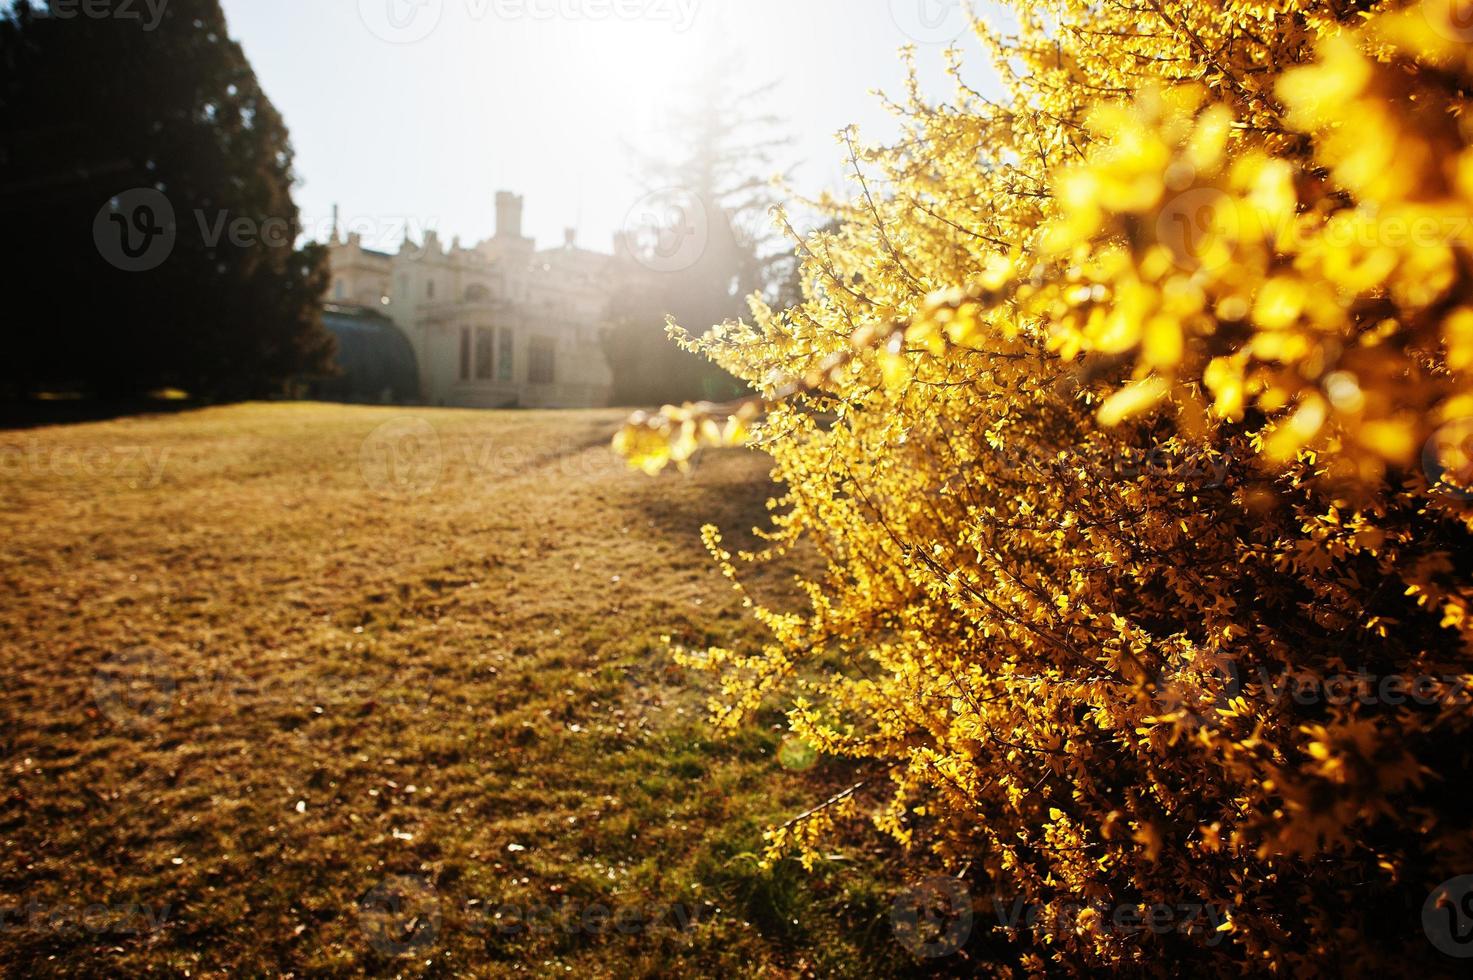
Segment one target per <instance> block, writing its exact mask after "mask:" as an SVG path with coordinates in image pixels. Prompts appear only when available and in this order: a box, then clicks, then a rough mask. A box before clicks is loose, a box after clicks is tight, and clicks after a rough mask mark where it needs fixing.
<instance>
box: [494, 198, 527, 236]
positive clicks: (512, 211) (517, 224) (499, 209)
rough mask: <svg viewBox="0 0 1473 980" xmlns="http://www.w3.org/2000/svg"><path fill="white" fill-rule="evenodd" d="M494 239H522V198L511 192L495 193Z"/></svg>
mask: <svg viewBox="0 0 1473 980" xmlns="http://www.w3.org/2000/svg"><path fill="white" fill-rule="evenodd" d="M496 237H497V238H521V237H522V196H521V195H520V194H513V193H512V192H511V191H497V192H496Z"/></svg>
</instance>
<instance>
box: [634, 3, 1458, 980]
mask: <svg viewBox="0 0 1473 980" xmlns="http://www.w3.org/2000/svg"><path fill="white" fill-rule="evenodd" d="M1014 13H1015V17H1016V30H1015V31H1013V32H1012V33H1010V34H1008V35H1006V36H1002V35H1000V34H998V33H995V32H992V31H989V30H988V29H987V28H985V27H984V26H982V25H979V27H978V32H979V36H981V37H982V39H983V41H984V43H985V44H986V45H987V47H988V50H989V51H990V52H991V54H992V55H993V58H994V62H995V65H996V69H997V71H998V73H999V74H1000V75H1001V77H1002V79H1003V81H1004V83H1005V86H1006V90H1007V92H1008V95H1007V97H1006V98H1003V99H989V98H986V97H984V96H983V95H982V94H980V93H978V92H976V91H973V90H971V89H969V88H968V87H967V86H966V85H964V84H963V83H962V81H961V74H960V70H959V66H957V68H958V70H957V71H956V72H955V75H956V77H957V87H958V91H957V96H956V98H955V99H953V100H951V101H950V102H949V103H948V104H946V105H944V106H933V105H930V104H928V103H926V102H925V101H924V100H923V99H922V98H921V97H920V95H919V94H918V91H917V90H916V89H914V88H913V89H912V91H911V93H910V97H909V99H908V100H907V101H906V102H905V104H903V105H902V106H900V107H899V109H900V111H901V113H902V118H903V119H904V122H905V124H906V129H907V131H906V134H905V138H904V139H903V140H901V141H899V142H897V144H896V145H895V146H893V147H888V148H878V149H861V148H858V147H857V146H855V144H854V142H853V140H852V139H851V138H850V137H849V136H847V135H846V137H845V139H844V144H845V152H846V153H847V154H849V156H850V159H851V161H852V163H853V165H854V173H855V179H856V193H855V195H854V197H853V199H852V200H848V201H842V202H841V201H833V200H825V201H822V202H819V203H820V204H821V205H822V206H823V207H825V208H826V209H827V210H828V211H829V212H830V213H831V214H832V216H833V218H834V219H835V221H834V223H833V224H831V225H829V226H827V227H826V230H824V231H822V232H819V233H815V234H812V235H810V236H807V237H806V238H804V239H802V240H801V241H799V242H798V250H799V253H800V255H801V257H802V259H803V276H804V289H803V296H804V299H803V302H802V303H800V304H798V305H797V306H795V307H793V308H792V309H786V310H776V309H771V308H769V307H768V306H766V305H764V304H763V302H762V301H761V300H760V299H756V298H754V300H753V301H752V317H751V321H750V322H745V321H744V322H740V323H728V324H725V325H723V326H720V327H717V328H715V329H713V330H711V331H710V332H709V333H707V334H706V335H705V336H703V337H701V338H696V339H692V338H686V339H684V341H683V342H684V343H685V344H687V346H689V347H690V348H692V349H694V350H698V351H701V352H703V353H705V354H707V355H709V356H711V357H713V358H714V359H716V360H717V361H719V362H720V363H721V364H722V365H723V366H725V367H727V368H728V369H729V370H731V371H733V372H734V373H736V374H738V375H739V376H741V377H743V378H745V379H746V380H748V381H749V382H750V383H751V384H752V385H753V387H754V388H755V389H756V390H757V391H758V392H759V397H758V398H757V399H756V400H754V403H752V404H749V405H747V406H744V407H743V411H742V412H741V413H740V414H739V415H737V416H733V417H731V418H726V416H727V415H729V414H730V413H729V412H728V411H726V410H723V409H718V408H716V407H713V406H687V407H685V408H683V409H673V408H672V409H669V410H667V412H666V413H664V414H662V415H657V416H653V417H640V418H637V419H635V420H631V423H630V424H629V426H627V427H626V429H625V431H624V432H622V433H621V434H620V436H619V438H618V443H619V447H620V448H621V450H622V451H624V452H625V453H626V455H628V456H629V457H630V458H631V460H632V461H633V462H635V463H636V464H637V465H641V466H644V467H645V468H647V469H650V470H655V469H658V468H659V467H660V466H661V465H663V464H664V463H666V462H667V461H670V460H674V461H677V462H679V461H683V460H685V459H688V458H689V457H690V455H691V454H692V453H693V452H695V450H696V449H697V448H698V447H699V446H702V445H721V444H731V443H734V442H737V441H746V442H748V443H749V444H751V445H754V446H756V447H758V448H759V449H761V450H762V451H763V452H766V453H768V454H770V456H771V458H772V460H773V463H774V471H773V473H774V478H775V480H776V481H777V482H778V483H779V485H780V486H781V488H782V491H781V496H780V497H779V499H778V500H777V501H776V503H775V507H774V514H775V517H774V522H773V526H772V527H771V528H770V529H769V530H767V531H765V532H764V533H765V535H766V538H767V541H766V544H767V547H766V548H765V549H764V550H763V551H761V552H760V553H754V554H735V555H733V554H731V553H729V552H728V551H726V550H725V548H724V546H723V543H722V539H721V537H720V535H719V533H718V532H717V531H716V530H715V529H708V530H707V542H708V545H709V547H710V548H711V550H712V552H713V554H714V555H715V557H716V559H717V560H718V561H719V562H720V563H721V566H722V568H723V569H724V571H725V572H726V574H727V575H728V577H729V578H731V580H732V581H733V583H734V585H735V587H736V588H738V589H740V588H742V587H743V586H742V581H743V574H742V570H743V567H744V565H746V564H747V563H750V562H761V561H765V560H769V559H771V558H773V557H774V556H780V555H782V554H783V553H785V552H787V551H788V550H790V549H794V548H798V547H804V548H813V549H814V550H815V551H816V553H817V554H818V555H820V556H821V558H822V562H821V565H822V569H823V571H822V574H820V575H817V576H815V577H814V578H812V579H811V580H805V581H804V582H803V583H802V586H803V589H804V592H805V594H806V596H807V599H808V602H807V603H806V605H805V606H804V607H803V608H802V609H800V610H793V609H772V608H766V607H764V606H762V605H761V604H760V603H757V602H756V601H755V600H754V601H753V602H752V606H753V609H754V612H755V614H756V616H757V618H758V619H759V620H760V621H761V622H762V623H763V624H764V625H765V626H766V627H767V629H768V630H769V631H770V635H771V640H770V642H768V643H766V645H765V646H763V647H762V648H761V649H760V650H748V651H738V650H707V651H682V652H681V654H680V655H681V656H682V658H683V659H684V660H685V661H687V662H689V663H692V664H695V665H698V666H703V667H708V668H710V669H712V670H716V671H719V672H720V675H721V677H722V678H723V689H722V696H721V697H720V698H719V699H718V701H717V703H715V704H713V705H712V709H713V713H714V714H715V716H716V717H717V718H718V719H719V721H720V722H721V723H722V724H737V723H739V722H740V720H741V719H742V718H744V717H745V716H747V715H748V714H749V713H750V712H751V711H752V710H753V709H755V708H756V707H757V706H758V705H759V704H761V703H763V702H764V701H765V700H767V699H769V698H773V697H777V698H781V699H784V703H786V704H788V705H790V706H791V710H790V712H789V717H790V720H791V725H792V728H793V730H794V732H795V733H796V734H797V735H799V736H801V737H802V738H803V739H805V740H807V741H808V742H809V743H811V744H812V745H813V746H814V747H815V748H816V749H818V750H819V751H820V752H821V753H824V754H826V755H829V756H835V757H845V758H849V759H852V760H855V761H856V763H858V764H859V765H860V767H861V768H862V769H864V770H865V771H868V772H869V773H870V775H869V778H868V780H867V782H866V784H865V785H864V786H863V787H860V788H859V789H858V790H857V791H855V792H848V793H845V794H841V796H840V797H838V798H836V801H835V803H834V805H832V806H818V807H815V809H814V811H812V812H811V813H810V814H806V815H805V816H804V819H801V820H798V821H796V822H795V823H794V824H791V825H789V826H788V827H785V828H781V829H779V830H777V831H775V832H774V833H773V834H772V838H771V841H772V844H773V846H774V847H775V848H778V849H788V848H791V849H794V850H796V852H797V853H799V854H800V855H802V856H804V857H805V858H806V859H807V860H808V861H810V862H811V861H812V860H813V859H814V857H815V855H816V853H817V851H816V848H817V847H818V846H819V845H820V844H821V843H822V842H823V841H824V840H825V839H831V836H832V827H833V825H834V822H835V821H836V820H842V819H843V818H844V817H845V816H846V815H851V814H852V815H857V814H869V815H872V816H873V819H874V822H875V824H876V825H877V826H878V827H879V828H880V829H881V830H882V831H883V832H885V833H887V834H889V835H892V836H893V837H894V838H895V839H896V840H898V841H899V842H901V843H902V844H904V845H906V846H907V847H911V848H917V849H919V848H924V849H926V850H927V851H929V852H930V853H931V854H932V855H934V858H935V860H938V861H940V862H943V863H944V864H946V865H947V866H948V867H949V868H951V869H953V870H955V871H956V872H958V873H962V874H965V875H966V877H967V880H968V881H970V882H972V883H973V894H974V895H982V894H995V895H1001V896H1014V895H1018V896H1024V897H1025V898H1026V899H1027V901H1028V902H1029V903H1031V904H1033V905H1036V906H1038V907H1040V908H1043V909H1045V910H1047V909H1049V908H1051V907H1054V906H1060V905H1062V904H1064V903H1078V902H1081V901H1084V902H1088V903H1103V904H1104V905H1106V906H1116V907H1118V906H1136V907H1140V908H1146V907H1150V906H1152V905H1153V904H1157V903H1165V904H1168V905H1171V904H1179V903H1183V902H1187V901H1196V902H1202V903H1211V905H1212V906H1213V907H1215V908H1217V909H1221V910H1223V915H1222V916H1221V917H1220V918H1218V919H1215V920H1214V924H1213V925H1212V926H1211V927H1210V928H1209V929H1195V928H1194V929H1181V930H1171V931H1165V932H1162V931H1156V932H1144V933H1142V932H1140V931H1130V930H1120V929H1112V928H1108V927H1107V926H1106V925H1103V924H1102V923H1100V922H1099V921H1098V919H1099V916H1098V915H1094V914H1092V915H1090V916H1085V917H1082V918H1076V919H1073V920H1070V919H1068V917H1061V916H1052V917H1051V916H1049V915H1041V916H1039V917H1038V918H1037V921H1036V923H1035V925H1034V926H1032V927H1029V926H1027V925H1026V924H1025V925H1019V926H1017V927H1016V928H1014V929H1011V930H1009V931H1007V933H1006V936H1007V939H1008V940H1009V941H1012V942H1015V943H1017V944H1018V947H1019V955H1018V962H1019V963H1021V964H1023V965H1024V966H1025V967H1028V968H1029V969H1030V970H1031V971H1033V972H1039V973H1043V972H1048V971H1049V970H1052V969H1054V968H1057V967H1066V968H1070V969H1083V968H1092V967H1101V966H1104V967H1113V968H1117V969H1123V970H1127V971H1131V972H1150V973H1161V974H1178V975H1179V974H1180V973H1181V972H1182V971H1186V972H1232V971H1241V970H1247V971H1250V972H1263V973H1275V974H1281V975H1300V974H1310V975H1315V974H1337V975H1338V974H1339V973H1340V972H1342V970H1344V969H1347V968H1350V967H1353V970H1354V971H1355V972H1374V971H1387V972H1391V973H1394V974H1397V975H1401V974H1404V973H1407V972H1409V971H1417V970H1423V971H1425V970H1426V969H1427V968H1428V964H1431V968H1432V969H1446V968H1447V966H1448V964H1451V963H1452V962H1453V961H1451V960H1447V959H1440V957H1441V956H1442V954H1440V953H1438V952H1437V951H1436V950H1435V949H1433V947H1432V946H1431V945H1430V944H1429V942H1428V939H1427V937H1426V936H1425V935H1424V934H1423V931H1422V926H1421V922H1422V918H1421V916H1422V910H1423V903H1424V901H1425V900H1426V899H1427V897H1428V895H1429V893H1431V892H1432V890H1433V889H1434V887H1435V886H1436V885H1437V884H1438V883H1439V882H1442V881H1444V880H1445V879H1448V878H1450V877H1453V876H1456V875H1461V874H1468V873H1473V833H1470V827H1469V812H1468V807H1467V803H1468V801H1469V799H1470V798H1473V797H1470V793H1469V791H1468V789H1467V787H1468V785H1469V778H1470V776H1473V772H1470V769H1473V766H1470V755H1469V753H1468V752H1467V750H1466V745H1467V743H1466V741H1465V740H1466V739H1468V738H1469V736H1470V734H1473V708H1470V702H1473V694H1470V693H1469V692H1473V648H1470V639H1473V622H1470V619H1469V614H1468V606H1469V602H1470V600H1473V586H1470V579H1469V571H1470V565H1473V537H1470V532H1473V505H1470V503H1469V502H1468V501H1469V499H1470V498H1473V491H1470V490H1468V489H1467V488H1468V487H1469V485H1470V484H1473V480H1470V477H1473V422H1470V421H1469V419H1470V417H1473V119H1470V116H1469V114H1468V112H1467V109H1468V102H1469V98H1468V93H1470V92H1473V46H1470V44H1469V41H1470V40H1473V4H1470V3H1469V2H1465V0H1428V2H1426V3H1422V4H1416V5H1407V4H1403V3H1393V4H1380V5H1375V4H1371V5H1368V4H1359V3H1326V2H1317V0H1298V2H1296V0H1289V2H1283V3H1242V2H1232V3H1216V4H1214V3H1186V2H1179V0H1144V2H1141V3H1138V4H1116V3H1109V4H1085V3H1080V2H1077V0H1066V2H1058V0H1054V2H1045V3H1030V4H1026V5H1025V4H1019V5H1017V7H1016V9H1015V11H1014ZM758 403H760V405H761V407H762V408H763V409H765V411H763V412H762V413H761V415H760V418H758V417H755V416H756V415H757V413H756V412H754V411H753V409H754V408H755V407H756V405H757V404H758ZM983 908H984V909H990V906H988V905H987V904H986V903H983ZM984 921H985V917H984ZM1064 922H1067V923H1068V926H1067V927H1061V926H1059V923H1064ZM1051 924H1052V925H1051ZM1347 964H1349V967H1347Z"/></svg>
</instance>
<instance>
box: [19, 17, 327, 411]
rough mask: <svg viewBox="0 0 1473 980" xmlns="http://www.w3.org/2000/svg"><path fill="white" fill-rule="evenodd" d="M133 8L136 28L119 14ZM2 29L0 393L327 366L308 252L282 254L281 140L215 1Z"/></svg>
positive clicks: (285, 219)
mask: <svg viewBox="0 0 1473 980" xmlns="http://www.w3.org/2000/svg"><path fill="white" fill-rule="evenodd" d="M134 9H136V12H137V16H136V17H133V16H129V14H131V13H133V12H134ZM97 12H98V11H97V10H95V9H94V10H90V11H89V9H88V8H86V7H80V8H79V7H77V5H73V4H56V3H52V4H48V5H45V6H35V5H33V4H32V3H31V2H29V0H22V2H20V3H19V4H18V5H16V6H15V7H14V9H12V10H11V11H9V12H8V13H6V14H5V15H3V16H0V215H3V216H4V218H5V224H6V226H7V228H8V229H9V233H8V234H7V235H6V236H5V240H6V248H7V255H6V261H5V266H6V269H7V270H8V271H9V273H10V275H11V276H12V281H13V282H17V283H21V284H23V285H24V288H25V291H26V293H27V294H29V295H32V296H36V297H40V298H42V299H43V304H41V305H38V306H37V307H35V308H32V309H31V310H29V311H27V312H26V313H24V314H23V315H12V316H10V317H7V318H6V323H7V326H6V327H5V331H6V342H7V347H8V348H9V350H10V356H8V357H7V358H6V359H5V366H4V367H0V391H3V392H4V393H6V394H9V395H12V396H15V395H24V394H26V393H29V392H34V391H36V390H39V389H46V388H57V387H64V388H69V389H71V388H74V389H78V390H81V391H84V392H88V393H92V394H99V395H104V396H123V395H131V394H136V393H140V392H143V391H147V390H149V389H152V388H158V387H162V386H175V387H179V388H183V389H185V390H186V391H189V392H190V393H191V394H194V395H197V396H202V397H211V398H239V397H253V396H261V395H267V394H271V393H274V392H277V391H279V390H281V389H282V388H283V386H284V385H285V384H286V383H287V382H288V381H289V380H290V379H291V378H293V377H294V376H297V375H300V374H302V373H314V372H318V371H322V370H326V369H327V366H328V364H329V363H330V359H331V352H332V339H331V336H330V335H329V334H328V333H327V332H326V331H325V330H324V329H323V327H322V323H321V311H320V301H321V297H322V295H323V293H324V292H325V290H326V286H327V277H328V274H327V267H326V255H325V252H324V251H323V250H322V249H321V248H320V247H316V246H310V247H307V248H304V249H297V248H296V246H295V243H296V240H297V238H298V234H299V230H300V226H299V218H298V213H297V209H296V206H295V205H294V203H293V202H292V198H291V186H292V182H293V175H292V150H291V146H290V144H289V142H288V138H287V131H286V127H285V125H284V124H283V122H282V119H281V116H280V115H279V114H278V113H277V111H276V109H275V108H274V107H273V106H272V104H271V102H270V100H269V99H268V98H267V97H266V95H265V94H264V93H263V92H262V91H261V88H260V85H259V84H258V82H257V80H256V77H255V75H254V73H253V72H252V70H251V67H250V64H249V63H248V62H247V60H246V58H245V55H244V53H243V52H242V51H241V48H240V46H239V45H238V44H236V43H235V42H234V41H232V40H231V39H230V37H229V34H228V32H227V28H226V23H225V16H224V14H223V12H222V11H221V9H220V5H219V2H218V0H170V2H169V3H168V4H167V5H165V6H164V7H162V8H161V9H160V10H159V12H158V14H157V17H156V19H155V14H154V13H153V12H151V11H149V10H148V9H147V8H146V7H144V5H141V4H140V5H136V7H135V8H128V7H126V6H115V7H111V8H107V9H106V10H105V11H104V12H105V13H106V14H107V16H96V15H95V14H96V13H97Z"/></svg>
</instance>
